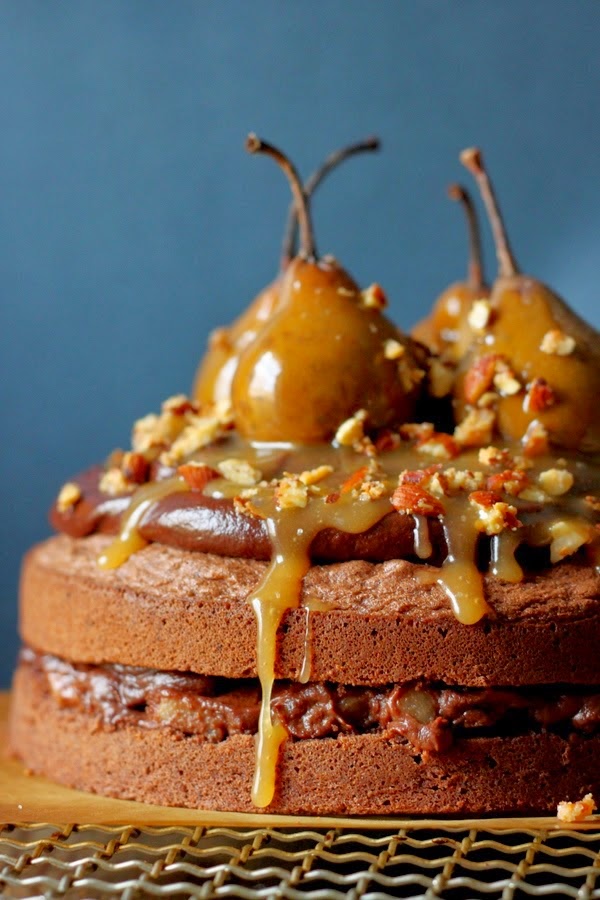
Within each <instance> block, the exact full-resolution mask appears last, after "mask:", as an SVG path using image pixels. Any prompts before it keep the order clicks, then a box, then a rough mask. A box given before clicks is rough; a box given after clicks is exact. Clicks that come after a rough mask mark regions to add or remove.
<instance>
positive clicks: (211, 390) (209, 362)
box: [192, 137, 380, 410]
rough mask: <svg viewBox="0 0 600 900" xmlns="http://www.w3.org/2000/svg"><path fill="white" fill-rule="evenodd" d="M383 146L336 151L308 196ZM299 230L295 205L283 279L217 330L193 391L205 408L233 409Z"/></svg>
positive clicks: (372, 140)
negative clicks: (242, 371)
mask: <svg viewBox="0 0 600 900" xmlns="http://www.w3.org/2000/svg"><path fill="white" fill-rule="evenodd" d="M379 146H380V142H379V139H378V138H376V137H368V138H366V139H365V140H362V141H357V142H356V143H353V144H349V145H348V146H346V147H342V148H340V149H339V150H335V151H334V152H333V153H331V154H330V155H329V156H328V157H327V159H326V160H325V161H324V162H323V164H322V165H321V166H319V168H318V169H317V170H316V171H315V172H313V174H312V175H311V177H310V178H309V179H308V181H307V182H306V185H305V187H304V192H305V194H306V196H307V197H311V196H312V194H313V192H314V191H315V190H316V189H317V188H318V186H319V185H320V184H321V182H322V181H323V179H324V178H325V177H326V176H327V175H328V174H329V173H330V172H331V171H332V170H333V169H335V168H336V167H337V166H339V165H340V163H342V162H344V160H346V159H349V158H350V157H351V156H355V155H357V154H359V153H365V152H369V151H374V150H378V149H379ZM297 226H298V218H297V215H296V206H295V204H294V203H293V202H292V204H291V206H290V210H289V213H288V219H287V223H286V228H285V232H284V238H283V244H282V251H281V262H280V272H279V275H278V276H277V278H276V279H275V280H274V281H272V282H271V283H270V284H269V285H268V286H267V287H266V288H265V289H264V290H263V291H261V292H260V294H258V296H257V297H255V299H254V300H253V301H252V303H251V304H250V306H249V307H248V308H247V309H246V310H244V312H243V313H242V314H241V315H240V316H238V318H237V319H236V320H235V321H234V322H233V323H232V324H231V325H230V326H229V327H223V328H217V329H216V330H215V331H214V332H213V333H212V334H211V336H210V339H209V346H208V350H207V352H206V353H205V354H204V357H203V359H202V361H201V363H200V366H199V368H198V371H197V373H196V377H195V379H194V386H193V388H192V397H193V398H194V399H195V400H197V401H198V402H199V403H200V404H201V405H202V406H216V407H217V408H218V409H220V410H225V409H228V408H229V407H230V406H231V385H232V382H233V376H234V373H235V370H236V369H237V365H238V361H239V356H240V354H241V353H242V351H243V350H244V349H245V348H246V347H247V346H248V345H249V344H251V343H252V341H253V340H254V339H255V337H256V335H257V334H258V332H259V331H260V330H261V328H262V327H263V325H264V324H265V322H267V320H268V319H269V318H270V316H271V315H272V313H273V310H274V308H275V306H276V305H277V303H278V301H279V291H280V287H281V277H282V273H283V272H285V270H286V268H287V266H288V264H289V263H290V261H291V259H292V257H293V255H294V246H295V243H296V231H297Z"/></svg>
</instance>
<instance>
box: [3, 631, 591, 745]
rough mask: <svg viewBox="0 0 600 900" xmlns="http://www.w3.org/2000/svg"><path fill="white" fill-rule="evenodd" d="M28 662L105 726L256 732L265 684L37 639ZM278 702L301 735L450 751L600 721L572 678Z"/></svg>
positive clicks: (424, 686)
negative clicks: (109, 661)
mask: <svg viewBox="0 0 600 900" xmlns="http://www.w3.org/2000/svg"><path fill="white" fill-rule="evenodd" d="M20 665H21V666H23V667H27V668H29V669H30V670H31V671H32V672H34V673H35V675H36V676H37V677H39V678H40V679H41V680H43V681H44V683H45V685H46V687H47V690H48V691H49V692H50V693H51V694H52V696H53V697H54V699H55V700H56V701H57V702H58V704H59V705H60V706H62V707H68V708H78V709H80V710H83V711H84V712H86V713H88V714H89V715H91V716H95V717H97V718H98V719H99V720H100V721H101V722H102V723H103V724H104V725H105V726H108V727H110V728H116V727H119V726H120V725H123V724H135V725H138V726H140V727H143V728H169V729H171V730H172V731H175V732H178V733H181V734H182V735H184V736H192V735H193V736H196V737H197V738H199V739H200V740H203V741H208V742H211V743H217V742H219V741H222V740H225V739H226V738H227V737H229V736H230V735H234V734H255V733H256V731H257V727H258V717H259V712H260V698H261V692H260V685H259V683H258V681H257V680H255V679H237V680H234V679H224V678H214V677H211V676H204V675H195V674H191V673H178V672H161V671H158V670H156V669H144V668H138V667H132V666H123V665H104V666H93V665H75V664H73V663H70V662H66V661H64V660H62V659H59V658H58V657H56V656H51V655H50V654H41V653H37V652H35V651H34V650H31V649H30V648H24V649H23V650H22V652H21V657H20ZM271 710H272V713H273V715H274V716H275V717H276V719H277V720H278V721H279V722H280V723H281V724H282V725H283V726H284V728H285V729H286V731H287V733H288V736H289V737H290V738H292V739H294V740H307V739H319V738H326V737H335V736H337V735H338V734H365V733H373V732H384V733H385V734H386V735H389V736H390V737H400V738H403V739H405V740H406V741H408V742H409V743H410V744H411V745H412V747H413V749H414V750H415V752H417V753H424V754H427V753H431V752H433V753H443V752H444V751H445V750H448V749H449V748H450V747H451V746H452V744H453V742H454V740H455V739H457V738H460V737H463V738H464V737H477V736H481V735H483V734H485V735H488V736H489V735H493V736H503V735H509V734H516V733H523V732H527V731H547V730H551V731H554V730H556V731H560V732H562V733H566V734H568V733H569V732H572V731H576V732H579V733H581V734H584V735H588V734H592V733H594V732H596V731H598V729H599V728H600V691H598V690H597V689H594V688H577V689H576V690H573V689H572V688H570V687H567V686H563V685H549V686H545V687H541V688H540V687H536V688H530V689H529V688H523V689H515V688H510V687H507V688H484V689H473V688H470V689H469V688H462V687H457V686H448V685H444V684H440V683H427V682H412V683H410V684H403V685H384V686H380V687H360V686H349V685H341V684H333V683H317V682H312V683H308V684H299V683H297V682H289V681H278V682H276V684H275V688H274V691H273V697H272V702H271Z"/></svg>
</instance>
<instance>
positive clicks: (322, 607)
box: [298, 597, 333, 684]
mask: <svg viewBox="0 0 600 900" xmlns="http://www.w3.org/2000/svg"><path fill="white" fill-rule="evenodd" d="M332 608H333V607H332V605H331V603H325V602H324V601H323V600H319V599H318V597H309V598H308V599H307V600H305V601H304V609H305V610H306V625H305V629H304V656H303V657H302V667H301V669H300V674H299V675H298V681H299V682H300V684H308V682H309V681H310V678H311V674H312V622H313V613H315V612H327V611H328V610H330V609H332Z"/></svg>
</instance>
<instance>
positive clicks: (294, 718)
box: [10, 138, 600, 815]
mask: <svg viewBox="0 0 600 900" xmlns="http://www.w3.org/2000/svg"><path fill="white" fill-rule="evenodd" d="M249 149H250V150H251V151H252V152H264V153H266V154H268V155H271V156H274V157H275V158H276V159H277V161H278V162H279V163H280V164H281V165H282V166H283V168H284V169H285V170H286V172H287V174H288V176H289V178H290V182H291V184H292V189H293V191H294V194H295V204H296V205H295V209H296V213H297V215H298V217H299V221H300V236H301V250H300V252H299V254H298V255H297V256H296V257H295V258H294V259H286V260H285V262H284V265H283V271H282V274H281V275H280V277H279V278H278V279H277V281H276V282H274V284H273V285H271V286H270V287H269V288H268V289H267V291H266V292H265V293H264V294H262V295H260V296H259V297H258V298H257V300H256V301H255V302H254V304H253V305H252V306H251V307H250V309H249V310H248V311H247V312H246V313H245V314H244V315H243V316H242V317H241V318H240V319H239V320H238V322H236V323H234V325H233V326H231V327H230V328H229V329H227V330H224V331H220V332H219V333H218V334H217V336H216V337H215V338H213V340H212V343H211V345H210V347H209V351H208V354H207V356H206V358H205V360H204V362H203V364H202V366H201V368H200V371H199V375H198V378H197V381H196V384H195V386H194V390H193V394H192V397H191V398H187V397H185V396H177V397H172V398H170V399H169V400H167V401H166V402H165V403H164V404H163V405H162V409H161V411H160V413H158V414H152V415H149V416H146V417H144V418H143V419H140V420H139V421H138V422H137V423H136V424H135V426H134V429H133V437H132V444H131V447H130V449H128V450H126V451H114V452H113V453H112V454H111V455H110V457H109V458H108V460H107V461H106V463H105V464H104V465H101V466H95V467H93V468H92V469H90V470H88V471H86V472H84V473H82V474H81V475H79V476H76V477H75V478H73V479H72V480H71V481H70V482H68V483H67V484H66V485H64V486H63V488H62V489H61V491H60V492H59V495H58V497H57V501H56V503H55V505H54V507H53V509H52V512H51V520H52V523H53V525H54V526H55V528H56V530H57V531H58V532H59V534H57V535H56V536H55V537H52V538H50V539H49V540H47V541H46V542H44V543H42V544H40V545H38V546H36V547H34V548H33V549H32V550H31V551H30V552H29V553H28V555H27V556H26V559H25V562H24V566H23V573H22V581H21V598H20V622H21V626H20V627H21V635H22V638H23V642H24V647H23V649H22V651H21V655H20V659H19V665H18V668H17V671H16V674H15V681H14V690H13V702H12V711H11V725H10V739H11V746H12V749H13V751H14V753H15V754H17V755H18V756H19V757H20V758H21V759H22V760H23V762H24V763H25V765H27V767H28V768H30V769H31V770H32V771H34V772H38V773H42V774H44V775H47V776H48V777H51V778H53V779H55V780H57V781H60V782H63V783H65V784H68V785H71V786H74V787H78V788H83V789H86V790H91V791H97V792H99V793H103V794H108V795H111V796H116V797H123V798H131V799H137V800H143V801H147V802H150V803H161V804H166V805H182V806H189V807H199V808H207V809H223V810H225V809H227V810H240V811H253V810H256V809H257V808H261V809H264V810H266V811H268V812H282V813H293V814H302V813H312V814H356V815H382V814H387V815H389V814H438V813H454V814H456V813H473V814H474V813H513V812H519V811H522V812H537V813H543V812H549V811H553V810H554V809H555V808H556V806H557V803H558V802H559V801H561V800H567V799H572V800H576V799H578V798H579V797H581V796H583V795H585V794H588V793H594V792H596V793H597V792H598V789H599V788H600V776H599V775H598V765H597V760H598V752H599V750H600V655H599V653H598V639H599V637H600V574H599V569H598V563H599V562H600V556H599V538H598V513H599V510H600V492H599V485H600V467H599V465H598V451H599V450H600V440H599V435H600V428H599V426H600V417H599V415H598V410H597V408H596V405H595V402H594V396H596V397H597V391H596V387H597V386H598V385H599V384H600V364H599V354H600V344H599V341H598V334H597V333H596V332H595V331H594V330H593V329H591V328H590V327H589V326H587V325H586V324H585V323H583V322H581V320H579V319H578V318H577V317H576V316H575V314H574V313H572V312H571V311H570V310H569V309H568V307H566V306H565V305H564V303H563V302H562V301H561V300H559V298H558V297H556V295H554V294H553V293H552V292H551V291H550V290H549V289H548V288H546V287H545V286H544V285H542V284H540V283H539V282H536V281H534V280H533V279H531V278H529V277H526V276H522V275H520V274H519V273H518V270H517V267H516V264H515V262H514V258H513V257H512V253H511V251H510V248H509V246H508V242H507V240H506V236H505V234H504V230H503V226H502V223H501V220H500V219H499V216H498V211H497V205H496V203H495V198H494V196H493V193H492V191H491V186H490V184H489V181H488V179H487V175H486V173H485V170H484V168H483V164H482V161H481V157H480V154H478V153H477V151H468V152H466V153H465V154H464V155H463V162H464V163H465V164H466V165H467V167H468V168H469V169H470V170H471V171H472V172H473V173H474V174H475V176H476V178H477V180H478V182H479V184H480V187H481V188H482V192H483V196H484V201H485V202H486V204H487V206H488V208H489V210H490V213H491V216H492V223H493V226H494V230H495V234H496V237H497V241H498V255H499V262H500V276H499V278H498V280H497V281H496V283H495V284H494V286H493V288H492V289H491V291H490V290H489V289H488V288H486V286H485V285H484V284H483V281H482V275H481V267H480V265H479V261H478V258H477V250H476V247H477V241H476V240H475V241H473V245H474V250H473V253H474V256H473V258H472V261H471V266H470V277H469V282H468V283H467V284H466V285H463V286H460V285H459V286H458V287H457V286H454V287H453V288H452V289H449V291H448V292H446V293H445V294H444V295H443V296H442V298H440V301H439V302H438V304H437V306H436V307H435V308H434V311H433V313H432V314H431V316H430V317H429V318H428V319H427V320H425V321H424V322H422V323H421V324H420V325H419V326H418V328H417V329H415V337H414V338H410V337H407V336H405V335H403V334H402V333H401V332H399V331H398V330H397V329H396V327H395V326H394V325H392V323H391V322H390V321H389V320H388V319H387V318H386V317H385V315H384V313H383V309H384V307H385V295H384V293H383V291H382V290H381V288H379V286H377V285H373V286H371V287H370V288H368V289H367V290H364V291H361V290H360V289H359V288H358V287H357V285H356V284H355V282H354V281H353V280H352V279H351V278H350V276H348V275H347V274H346V273H345V272H344V271H343V270H342V269H341V268H340V267H339V265H338V264H337V263H336V262H335V260H333V259H332V258H330V257H325V258H322V259H318V258H317V255H316V250H315V247H314V239H313V236H312V228H311V223H310V217H309V213H308V208H307V201H306V195H307V191H306V190H305V189H303V187H302V185H301V184H300V182H299V180H298V176H297V174H296V172H295V170H294V168H293V166H292V165H291V163H289V161H288V160H287V159H286V158H285V157H284V156H283V154H281V153H280V151H278V150H277V149H276V148H274V147H271V146H270V145H268V144H265V143H264V142H260V141H258V139H256V138H251V139H250V141H249ZM453 193H454V196H457V197H459V198H462V199H463V201H464V202H466V201H465V197H466V194H465V192H464V191H462V190H461V191H460V192H457V191H456V190H455V191H454V192H453ZM452 299H454V301H455V302H454V303H452V302H450V301H452ZM525 320H526V321H527V328H526V329H524V328H523V322H524V321H525ZM417 338H418V340H417ZM582 385H584V386H585V389H586V391H589V392H590V393H589V394H588V393H585V395H582V394H581V389H582ZM590 398H591V399H590Z"/></svg>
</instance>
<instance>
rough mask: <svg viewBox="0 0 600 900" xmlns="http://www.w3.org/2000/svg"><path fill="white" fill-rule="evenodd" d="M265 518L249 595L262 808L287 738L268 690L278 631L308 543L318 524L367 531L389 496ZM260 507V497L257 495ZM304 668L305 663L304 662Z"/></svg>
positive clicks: (304, 567)
mask: <svg viewBox="0 0 600 900" xmlns="http://www.w3.org/2000/svg"><path fill="white" fill-rule="evenodd" d="M262 506H263V509H264V510H265V511H266V510H267V509H268V507H269V506H271V509H270V510H269V515H268V518H267V523H268V528H269V534H270V537H271V541H272V543H273V559H272V561H271V565H270V566H269V569H268V570H267V573H266V575H265V577H264V578H263V580H262V581H261V583H260V584H259V586H258V588H257V589H256V590H255V591H254V592H253V593H252V594H251V595H250V597H249V598H248V600H249V602H250V604H251V605H252V609H253V610H254V614H255V616H256V625H257V640H256V668H257V672H258V678H259V681H260V685H261V689H262V698H261V710H260V717H259V723H258V734H257V736H256V767H255V772H254V784H253V787H252V802H253V803H254V805H255V806H257V807H260V808H264V807H266V806H268V805H269V804H270V803H271V801H272V800H273V796H274V794H275V786H276V775H277V760H278V756H279V748H280V746H281V744H282V743H283V741H284V740H285V739H286V736H287V734H286V731H285V728H283V726H282V725H281V724H280V723H279V722H277V721H274V720H273V716H272V713H271V695H272V692H273V684H274V681H275V674H276V666H277V631H278V628H279V626H280V625H281V622H282V620H283V617H284V615H285V613H286V612H287V611H288V610H290V609H296V608H297V607H298V606H299V605H300V598H301V593H302V579H303V578H304V576H305V575H306V573H307V571H308V569H309V567H310V556H309V548H310V545H311V543H312V541H313V540H314V537H315V535H317V534H318V533H319V532H320V531H321V530H322V529H323V528H328V527H340V526H343V527H344V528H345V530H346V531H350V532H352V533H359V532H362V531H366V530H367V529H368V528H370V527H371V526H372V525H374V524H375V523H376V522H378V521H379V519H380V518H382V516H384V515H385V513H386V512H388V511H389V501H387V499H386V501H385V502H383V501H375V502H368V503H357V502H356V501H355V500H354V499H353V498H352V497H351V496H350V495H346V496H345V497H342V498H340V500H339V501H338V502H337V503H333V504H328V503H326V501H325V498H314V499H313V500H312V501H311V502H310V503H309V504H308V505H307V506H306V507H304V508H303V509H291V510H290V509H286V510H277V509H274V508H273V506H272V505H271V504H269V503H268V502H264V503H263V504H262ZM257 507H258V508H259V509H260V508H261V500H260V499H259V500H257ZM303 668H304V666H303Z"/></svg>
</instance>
